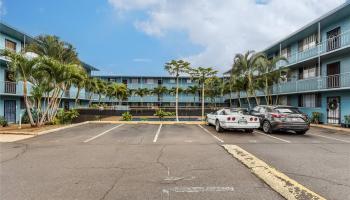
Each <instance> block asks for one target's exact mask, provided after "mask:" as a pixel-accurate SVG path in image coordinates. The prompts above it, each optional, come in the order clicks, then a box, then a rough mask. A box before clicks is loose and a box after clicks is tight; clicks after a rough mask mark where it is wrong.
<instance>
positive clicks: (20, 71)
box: [0, 50, 38, 126]
mask: <svg viewBox="0 0 350 200" xmlns="http://www.w3.org/2000/svg"><path fill="white" fill-rule="evenodd" d="M0 55H1V56H5V57H6V58H7V59H9V60H10V62H7V65H8V67H9V69H10V71H12V72H14V74H15V76H16V80H17V81H18V80H19V81H22V82H23V98H24V103H25V105H26V110H27V113H28V117H29V122H30V125H31V126H36V124H35V122H34V119H33V116H32V113H31V109H32V105H31V102H30V100H29V98H28V82H29V81H30V80H31V79H32V73H33V72H34V71H35V70H34V69H35V67H36V65H37V63H38V60H37V58H28V56H26V54H25V53H24V52H20V53H16V52H13V51H11V50H2V51H1V52H0Z"/></svg>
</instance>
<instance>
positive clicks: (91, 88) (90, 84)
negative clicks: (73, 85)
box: [85, 77, 98, 106]
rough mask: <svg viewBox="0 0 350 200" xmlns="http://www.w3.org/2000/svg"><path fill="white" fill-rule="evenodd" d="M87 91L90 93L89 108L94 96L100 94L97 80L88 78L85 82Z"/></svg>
mask: <svg viewBox="0 0 350 200" xmlns="http://www.w3.org/2000/svg"><path fill="white" fill-rule="evenodd" d="M85 91H87V92H89V97H88V98H89V106H91V103H92V96H93V95H94V94H95V93H97V92H98V84H97V79H96V78H91V77H90V78H88V79H87V80H86V82H85Z"/></svg>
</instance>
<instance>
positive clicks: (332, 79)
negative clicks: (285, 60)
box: [225, 72, 350, 98]
mask: <svg viewBox="0 0 350 200" xmlns="http://www.w3.org/2000/svg"><path fill="white" fill-rule="evenodd" d="M344 88H350V72H347V73H342V74H336V75H330V76H321V77H315V78H309V79H302V80H297V81H291V82H285V83H280V84H278V85H274V86H272V87H270V88H269V91H270V92H271V94H273V95H278V94H289V93H299V92H316V91H325V90H332V89H344ZM256 95H257V96H264V92H263V91H262V90H259V91H256ZM231 96H232V98H238V96H237V93H233V94H232V95H231ZM246 96H247V94H246V92H245V91H241V92H240V97H241V98H245V97H246ZM225 97H226V98H230V95H226V96H225Z"/></svg>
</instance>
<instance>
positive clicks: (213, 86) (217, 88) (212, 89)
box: [205, 76, 224, 106]
mask: <svg viewBox="0 0 350 200" xmlns="http://www.w3.org/2000/svg"><path fill="white" fill-rule="evenodd" d="M205 86H206V89H205V91H206V94H207V96H208V97H209V98H210V100H211V102H212V104H214V106H216V103H215V98H216V97H218V96H220V95H221V96H222V94H223V89H224V88H223V82H222V79H220V78H218V77H216V76H213V77H210V78H208V79H206V80H205Z"/></svg>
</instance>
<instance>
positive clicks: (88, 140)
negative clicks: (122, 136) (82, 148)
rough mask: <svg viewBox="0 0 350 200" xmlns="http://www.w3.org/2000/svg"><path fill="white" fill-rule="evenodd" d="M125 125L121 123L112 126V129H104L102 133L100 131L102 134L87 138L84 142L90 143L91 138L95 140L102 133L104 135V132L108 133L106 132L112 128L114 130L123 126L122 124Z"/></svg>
mask: <svg viewBox="0 0 350 200" xmlns="http://www.w3.org/2000/svg"><path fill="white" fill-rule="evenodd" d="M123 125H124V124H119V125H118V126H115V127H113V128H110V129H108V130H106V131H104V132H102V133H100V134H98V135H95V136H94V137H91V138H89V139H87V140H85V141H84V143H88V142H90V141H91V140H94V139H96V138H98V137H101V136H102V135H104V134H106V133H108V132H110V131H112V130H114V129H116V128H119V127H121V126H123Z"/></svg>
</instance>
